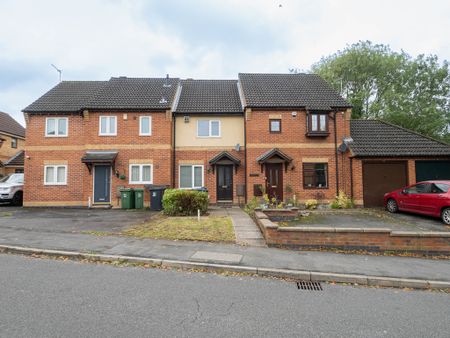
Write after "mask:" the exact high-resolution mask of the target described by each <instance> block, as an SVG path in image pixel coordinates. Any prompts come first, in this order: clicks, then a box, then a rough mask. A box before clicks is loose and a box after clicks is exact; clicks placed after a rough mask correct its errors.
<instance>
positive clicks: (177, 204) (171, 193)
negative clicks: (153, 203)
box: [162, 189, 209, 216]
mask: <svg viewBox="0 0 450 338" xmlns="http://www.w3.org/2000/svg"><path fill="white" fill-rule="evenodd" d="M162 204H163V209H164V214H166V215H169V216H193V215H197V210H198V209H200V212H201V213H202V214H204V213H206V211H208V205H209V200H208V193H206V192H203V191H196V190H182V189H167V190H166V191H165V192H164V196H163V199H162Z"/></svg>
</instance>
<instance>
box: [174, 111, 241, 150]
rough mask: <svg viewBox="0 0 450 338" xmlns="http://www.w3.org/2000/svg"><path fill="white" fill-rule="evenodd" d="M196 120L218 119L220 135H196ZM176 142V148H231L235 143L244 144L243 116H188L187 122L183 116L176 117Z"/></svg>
mask: <svg viewBox="0 0 450 338" xmlns="http://www.w3.org/2000/svg"><path fill="white" fill-rule="evenodd" d="M198 120H219V121H220V128H221V130H220V133H221V136H220V137H211V138H208V137H198V136H197V121H198ZM175 133H176V144H175V146H176V147H177V148H183V147H202V148H211V147H214V148H216V147H217V148H233V147H234V146H235V145H236V144H237V143H239V144H240V145H241V146H243V145H244V117H243V116H201V117H197V116H190V119H189V123H185V122H184V117H183V116H177V118H176V131H175Z"/></svg>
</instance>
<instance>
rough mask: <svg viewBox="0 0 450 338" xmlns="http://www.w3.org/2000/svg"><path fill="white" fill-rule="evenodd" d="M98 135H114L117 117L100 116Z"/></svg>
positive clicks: (115, 133)
mask: <svg viewBox="0 0 450 338" xmlns="http://www.w3.org/2000/svg"><path fill="white" fill-rule="evenodd" d="M99 135H100V136H116V135H117V118H116V116H100V118H99Z"/></svg>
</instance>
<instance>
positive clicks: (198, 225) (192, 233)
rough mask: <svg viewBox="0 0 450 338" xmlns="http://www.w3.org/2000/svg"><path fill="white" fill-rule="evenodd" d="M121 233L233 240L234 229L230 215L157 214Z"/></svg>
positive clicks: (200, 239)
mask: <svg viewBox="0 0 450 338" xmlns="http://www.w3.org/2000/svg"><path fill="white" fill-rule="evenodd" d="M121 235H125V236H132V237H138V238H154V239H169V240H188V241H207V242H234V241H235V236H234V230H233V224H232V222H231V218H230V217H219V216H203V217H201V218H200V221H198V220H197V217H167V216H162V215H159V216H157V217H154V218H152V219H151V220H150V221H149V222H147V223H143V224H138V225H135V226H132V227H131V228H128V229H126V230H124V231H122V232H121Z"/></svg>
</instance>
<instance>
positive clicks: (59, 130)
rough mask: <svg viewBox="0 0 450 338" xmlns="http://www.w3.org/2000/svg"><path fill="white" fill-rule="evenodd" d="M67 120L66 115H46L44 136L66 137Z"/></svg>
mask: <svg viewBox="0 0 450 338" xmlns="http://www.w3.org/2000/svg"><path fill="white" fill-rule="evenodd" d="M68 124H69V120H68V118H67V117H48V118H47V119H46V120H45V136H47V137H66V136H67V135H68Z"/></svg>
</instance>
